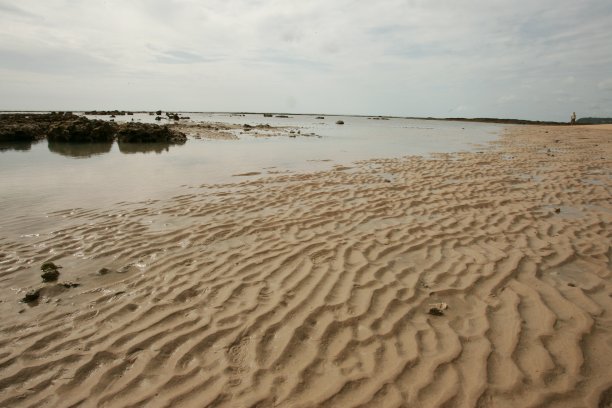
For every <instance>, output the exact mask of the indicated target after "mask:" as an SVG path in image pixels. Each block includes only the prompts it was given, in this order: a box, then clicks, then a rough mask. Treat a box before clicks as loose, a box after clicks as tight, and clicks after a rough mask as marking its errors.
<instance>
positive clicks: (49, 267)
mask: <svg viewBox="0 0 612 408" xmlns="http://www.w3.org/2000/svg"><path fill="white" fill-rule="evenodd" d="M59 268H61V266H58V265H56V264H54V263H53V262H51V261H47V262H43V264H42V265H41V266H40V270H41V271H43V272H44V271H47V270H53V271H55V270H58V269H59Z"/></svg>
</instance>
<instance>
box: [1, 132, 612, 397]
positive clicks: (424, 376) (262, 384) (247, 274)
mask: <svg viewBox="0 0 612 408" xmlns="http://www.w3.org/2000/svg"><path fill="white" fill-rule="evenodd" d="M611 165H612V131H611V130H610V129H606V128H598V127H594V126H591V127H522V126H517V127H511V128H509V129H508V130H507V132H506V134H505V135H504V137H503V138H502V139H501V140H500V141H498V142H496V143H494V144H492V145H489V146H483V147H482V149H481V150H480V151H476V152H471V153H456V154H444V155H434V156H433V157H431V158H427V159H426V158H422V157H407V158H403V159H392V160H373V161H367V162H360V163H356V164H353V165H350V166H345V167H336V168H335V169H334V170H331V171H325V172H318V173H312V174H304V175H279V176H270V177H264V178H260V179H255V180H246V179H240V178H237V179H236V183H234V184H227V185H208V186H201V187H197V188H194V189H192V190H189V191H192V192H193V193H190V194H185V195H182V196H178V197H174V198H172V199H171V200H166V201H150V202H146V203H138V204H133V203H132V204H129V203H124V204H120V205H117V206H115V207H113V208H106V209H72V210H69V211H63V212H58V213H53V214H50V216H49V226H53V227H52V228H51V227H49V228H48V230H45V231H41V233H40V234H39V235H27V236H22V237H6V236H3V237H0V290H1V294H2V296H1V302H0V311H1V312H2V323H1V326H0V406H1V407H208V406H211V407H271V406H280V407H513V408H515V407H598V406H601V407H608V406H610V404H612V369H611V367H612V276H611V272H612V271H611V270H612V249H611V237H612V195H611V188H612V183H611V176H612V166H611ZM15 222H18V220H16V221H15ZM41 230H44V226H41ZM47 260H53V261H54V262H56V263H57V264H59V265H61V266H62V267H63V268H62V269H61V270H60V272H61V275H60V279H59V281H58V282H59V283H63V282H69V281H70V282H76V283H79V284H80V285H81V286H79V287H74V288H66V287H64V286H61V285H58V284H57V283H46V284H44V283H42V281H41V278H40V270H39V268H40V265H41V263H42V262H43V261H47ZM101 268H107V269H106V270H103V271H102V272H101V273H99V272H98V271H99V270H100V269H101ZM36 288H42V289H41V292H40V294H41V297H40V299H39V301H38V303H34V304H28V305H26V304H23V303H20V302H19V300H20V299H21V298H22V297H23V296H24V294H25V292H27V291H28V290H31V289H36ZM431 309H433V310H432V313H433V314H430V313H429V311H430V310H431ZM440 314H441V315H440Z"/></svg>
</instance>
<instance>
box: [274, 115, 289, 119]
mask: <svg viewBox="0 0 612 408" xmlns="http://www.w3.org/2000/svg"><path fill="white" fill-rule="evenodd" d="M276 117H277V118H288V117H289V116H287V115H276Z"/></svg>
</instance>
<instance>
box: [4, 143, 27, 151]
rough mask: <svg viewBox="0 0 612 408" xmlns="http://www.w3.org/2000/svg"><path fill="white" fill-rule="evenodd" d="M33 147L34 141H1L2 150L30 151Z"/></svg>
mask: <svg viewBox="0 0 612 408" xmlns="http://www.w3.org/2000/svg"><path fill="white" fill-rule="evenodd" d="M31 148H32V142H0V152H3V151H6V150H18V151H22V152H25V151H28V150H30V149H31Z"/></svg>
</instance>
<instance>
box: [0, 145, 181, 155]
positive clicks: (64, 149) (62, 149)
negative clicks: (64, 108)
mask: <svg viewBox="0 0 612 408" xmlns="http://www.w3.org/2000/svg"><path fill="white" fill-rule="evenodd" d="M48 143H49V144H48V146H49V151H50V152H52V153H57V154H60V155H62V156H68V157H75V158H81V159H86V158H88V157H93V156H99V155H102V154H106V153H109V152H110V151H111V149H112V147H113V142H109V143H66V142H52V141H49V142H48ZM5 144H7V145H8V143H4V144H0V150H3V148H4V145H5ZM117 145H118V146H119V151H120V152H121V153H123V154H137V153H157V154H161V153H163V152H167V151H168V150H169V149H170V146H171V144H170V143H165V142H159V143H120V142H117ZM10 148H11V149H15V150H29V149H30V145H29V144H20V145H17V144H16V143H11V144H10Z"/></svg>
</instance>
